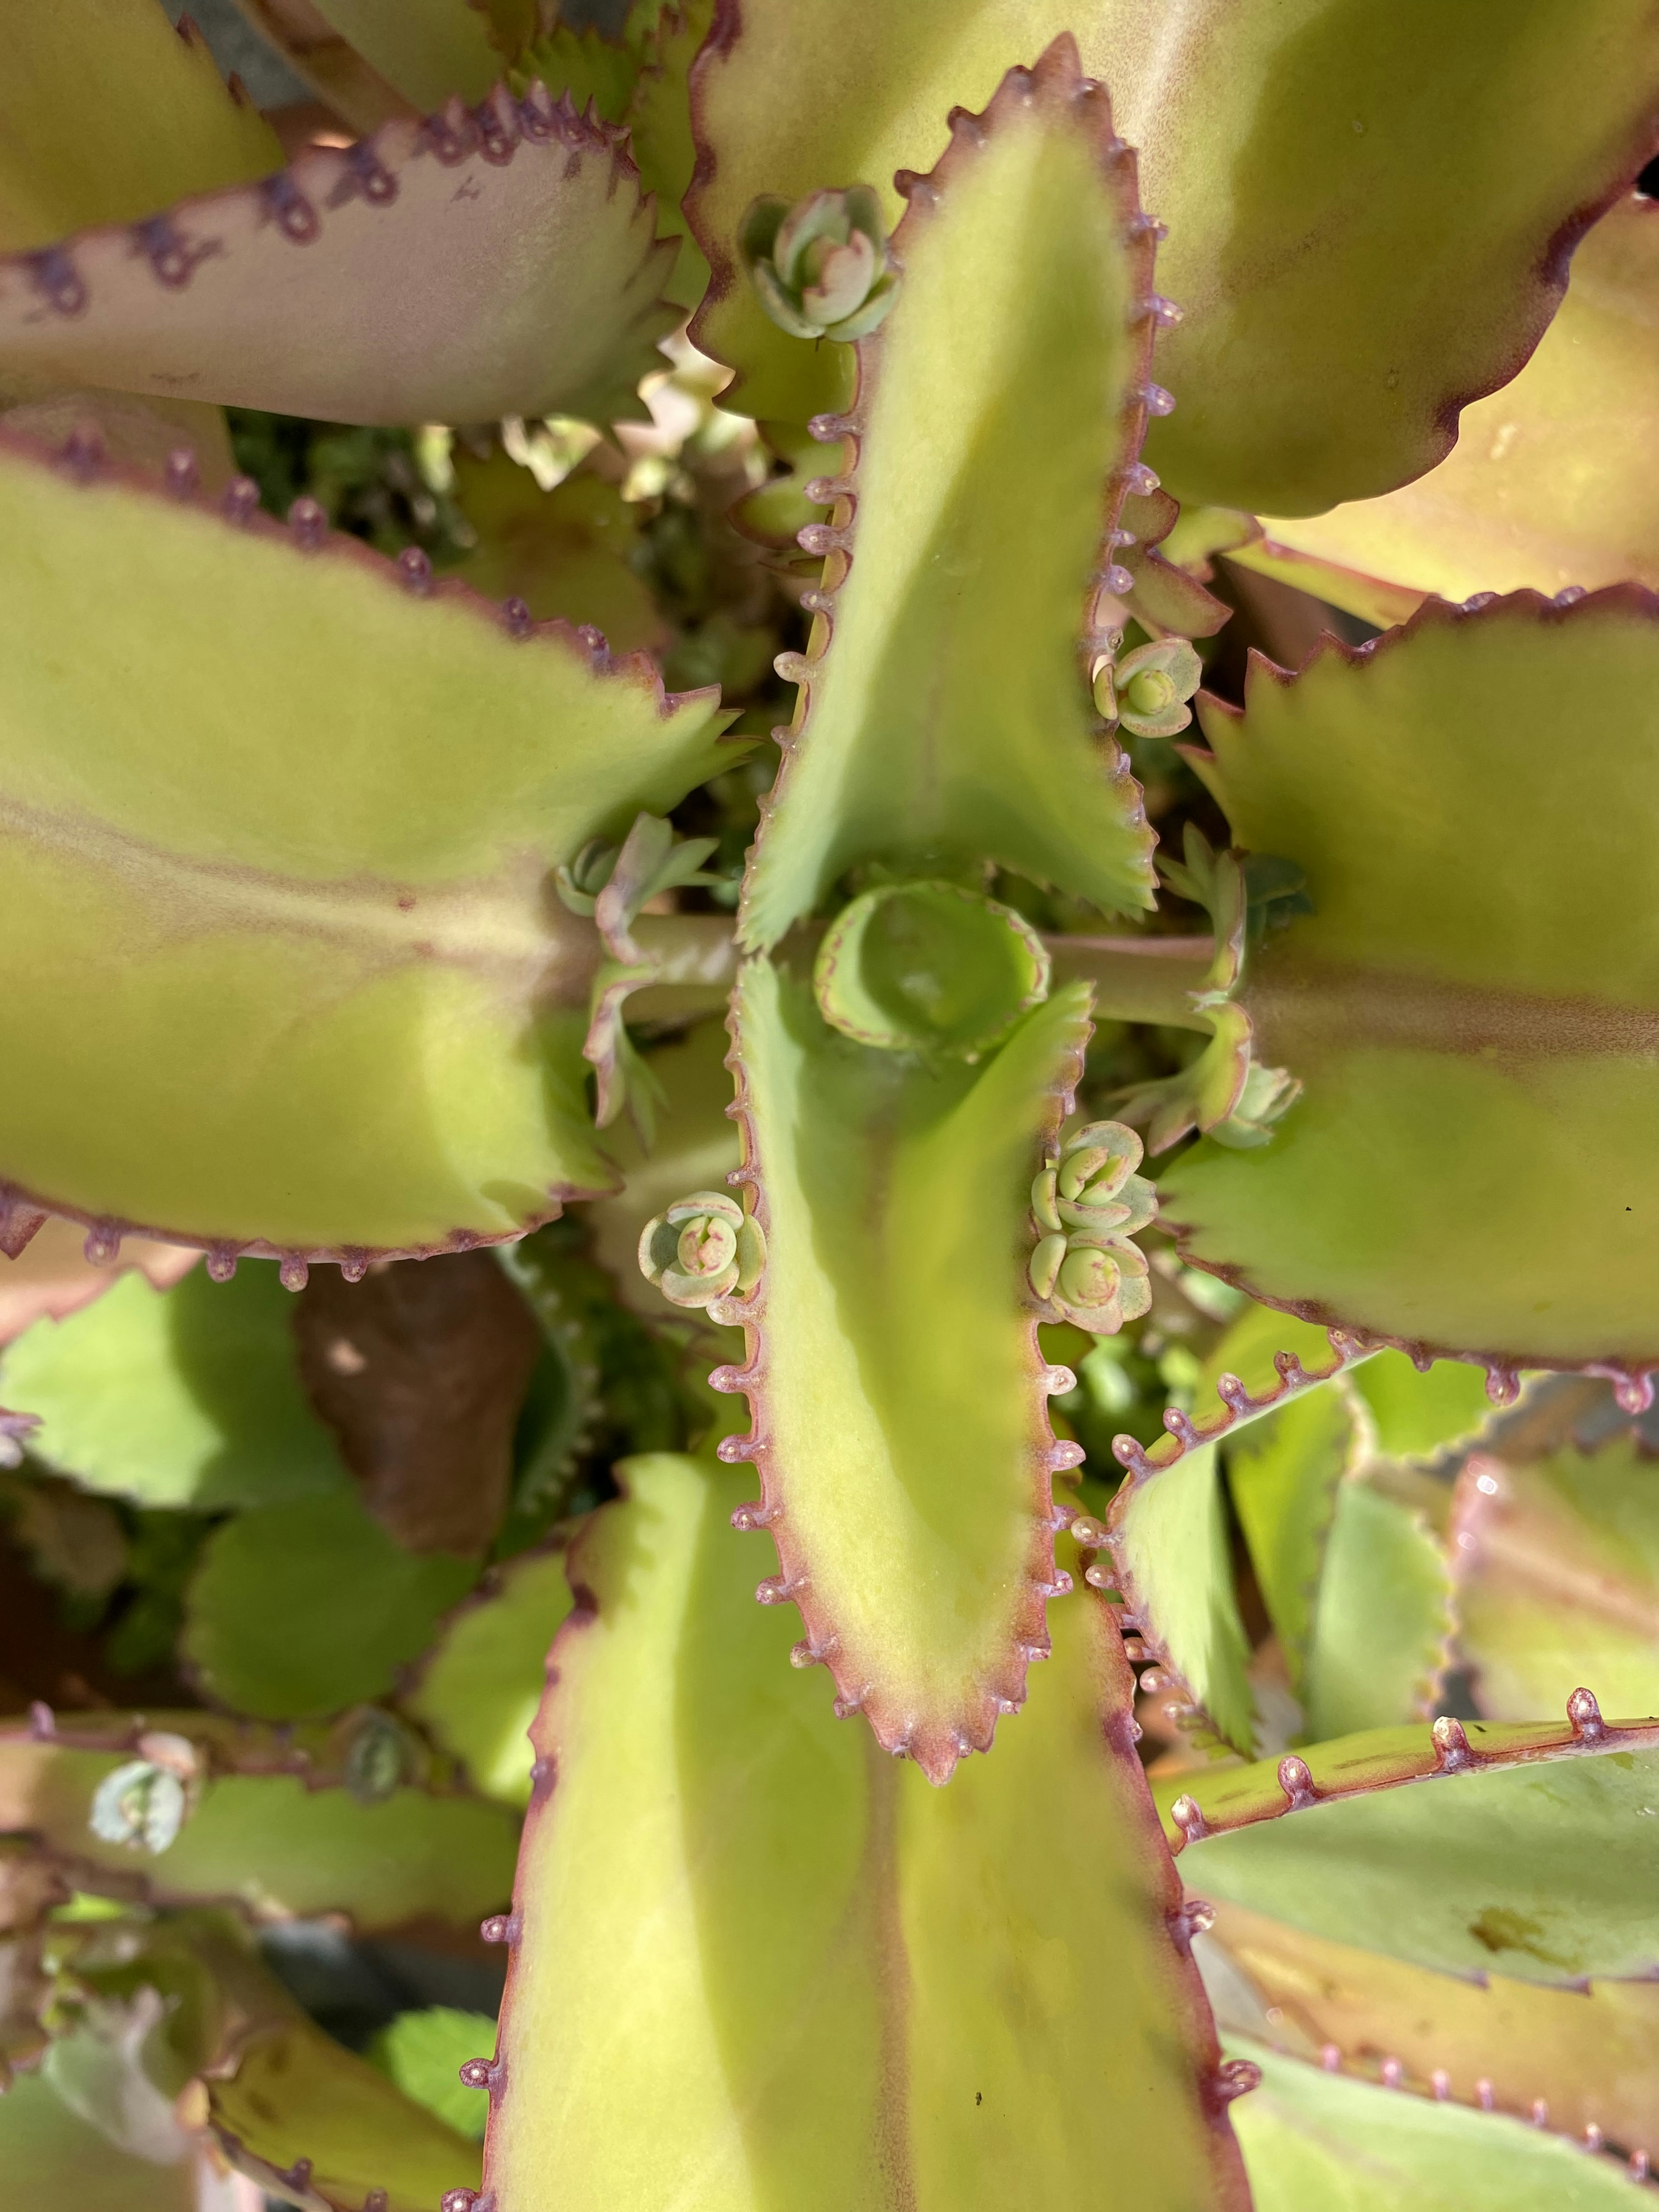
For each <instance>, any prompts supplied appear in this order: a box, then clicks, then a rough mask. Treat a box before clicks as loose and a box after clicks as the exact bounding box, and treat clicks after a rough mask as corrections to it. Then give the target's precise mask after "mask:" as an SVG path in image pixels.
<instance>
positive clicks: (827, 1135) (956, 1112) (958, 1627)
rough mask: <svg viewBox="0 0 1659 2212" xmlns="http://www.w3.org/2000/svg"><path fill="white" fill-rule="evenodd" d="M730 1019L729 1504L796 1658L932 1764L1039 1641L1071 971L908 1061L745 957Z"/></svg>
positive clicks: (1076, 1062)
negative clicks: (735, 1469) (1051, 1199)
mask: <svg viewBox="0 0 1659 2212" xmlns="http://www.w3.org/2000/svg"><path fill="white" fill-rule="evenodd" d="M735 1034H736V1036H737V1038H738V1051H739V1053H740V1054H741V1056H742V1063H743V1076H744V1094H743V1098H742V1105H743V1122H742V1126H743V1128H744V1161H745V1166H746V1169H747V1170H748V1171H749V1173H750V1176H752V1177H753V1178H755V1179H756V1182H757V1191H758V1194H759V1197H758V1203H757V1209H756V1210H757V1213H758V1214H759V1217H760V1219H761V1222H762V1224H763V1227H764V1228H765V1231H766V1234H767V1237H768V1253H769V1256H768V1260H767V1265H766V1271H765V1273H764V1274H763V1277H762V1279H761V1282H760V1285H759V1287H758V1289H757V1291H755V1292H754V1293H753V1294H752V1295H751V1297H750V1298H749V1299H747V1300H743V1301H739V1300H736V1299H732V1300H728V1301H726V1302H725V1303H724V1304H720V1305H718V1306H716V1307H715V1308H714V1319H716V1320H719V1321H739V1320H740V1321H742V1322H744V1326H745V1329H746V1331H747V1336H748V1346H749V1358H748V1364H747V1365H746V1366H745V1367H744V1368H743V1369H741V1370H734V1369H729V1368H728V1369H723V1370H717V1376H718V1379H719V1381H720V1384H721V1386H722V1387H723V1388H726V1389H734V1390H735V1389H744V1390H746V1391H747V1392H748V1394H749V1397H750V1405H751V1407H752V1408H753V1410H754V1413H755V1431H754V1433H755V1436H756V1437H757V1438H758V1439H759V1442H758V1443H757V1445H755V1446H754V1448H753V1449H754V1455H755V1457H756V1459H757V1463H758V1466H759V1469H760V1477H761V1504H760V1506H759V1508H758V1510H757V1513H756V1514H755V1515H754V1516H752V1520H753V1523H754V1525H757V1526H764V1527H765V1528H767V1529H768V1531H769V1534H771V1536H772V1537H773V1538H774V1539H775V1542H776V1544H777V1548H778V1557H779V1560H780V1562H781V1566H782V1570H783V1571H782V1573H781V1576H779V1577H769V1578H768V1584H767V1595H768V1597H769V1600H770V1601H774V1602H777V1601H782V1600H784V1599H786V1598H787V1599H788V1600H789V1601H792V1602H793V1603H794V1604H795V1605H797V1606H799V1608H800V1612H801V1614H802V1617H803V1619H804V1620H805V1624H806V1638H805V1644H804V1645H803V1647H802V1652H801V1657H802V1662H803V1663H806V1662H808V1661H809V1660H810V1659H811V1657H814V1656H816V1657H818V1658H821V1659H822V1660H823V1662H825V1663H826V1664H827V1665H828V1666H829V1668H830V1670H831V1672H832V1673H833V1674H834V1677H835V1680H836V1688H837V1689H838V1690H839V1692H841V1696H842V1699H843V1700H845V1701H850V1702H851V1703H852V1704H853V1705H862V1708H863V1710H864V1711H865V1712H866V1714H867V1715H868V1717H869V1719H870V1721H871V1723H872V1726H873V1727H874V1729H875V1730H876V1732H877V1735H878V1737H879V1739H880V1741H882V1742H883V1743H884V1745H886V1746H887V1747H888V1748H889V1749H890V1750H894V1751H897V1750H902V1749H908V1752H909V1754H910V1756H911V1757H912V1758H914V1759H917V1760H918V1761H919V1762H920V1763H921V1765H922V1766H923V1767H924V1768H925V1769H926V1771H927V1773H928V1774H929V1775H931V1776H932V1777H933V1778H935V1779H936V1780H943V1779H944V1778H945V1776H947V1775H948V1774H949V1773H950V1771H951V1768H952V1766H953V1765H955V1763H956V1760H957V1757H958V1755H959V1754H960V1753H963V1752H964V1751H967V1750H969V1749H970V1748H972V1749H981V1750H984V1749H988V1748H989V1746H990V1741H991V1735H992V1731H993V1730H994V1728H995V1726H996V1722H997V1716H998V1714H999V1712H1006V1711H1012V1709H1013V1707H1014V1706H1015V1705H1017V1704H1018V1700H1019V1699H1020V1698H1021V1696H1022V1695H1023V1694H1024V1680H1025V1670H1026V1663H1027V1659H1028V1657H1029V1656H1030V1654H1031V1653H1032V1652H1036V1654H1037V1655H1038V1656H1041V1652H1042V1647H1043V1646H1044V1644H1045V1643H1046V1640H1047V1632H1046V1631H1045V1629H1044V1626H1043V1617H1044V1611H1045V1602H1046V1600H1047V1598H1048V1595H1049V1594H1050V1592H1051V1590H1053V1589H1054V1588H1055V1583H1054V1574H1055V1570H1054V1534H1053V1530H1054V1519H1053V1511H1052V1509H1053V1489H1052V1477H1053V1474H1054V1470H1055V1469H1057V1468H1061V1467H1065V1466H1069V1465H1073V1464H1075V1462H1076V1461H1077V1460H1078V1459H1080V1458H1081V1456H1082V1455H1081V1453H1080V1451H1079V1450H1078V1448H1077V1447H1076V1446H1075V1445H1072V1446H1069V1447H1060V1446H1056V1444H1055V1443H1054V1440H1053V1437H1052V1434H1051V1431H1050V1430H1049V1426H1048V1414H1047V1411H1046V1400H1047V1397H1048V1394H1049V1392H1050V1391H1051V1390H1052V1389H1069V1388H1070V1387H1071V1383H1072V1380H1073V1378H1072V1376H1071V1375H1070V1374H1069V1372H1068V1371H1067V1370H1064V1369H1050V1368H1049V1367H1048V1365H1047V1364H1046V1363H1045V1362H1044V1360H1043V1358H1042V1352H1041V1351H1040V1350H1039V1348H1038V1345H1037V1335H1036V1316H1035V1313H1034V1311H1033V1309H1032V1301H1031V1298H1030V1293H1029V1291H1028V1289H1027V1287H1026V1280H1025V1273H1024V1269H1025V1261H1026V1257H1027V1255H1028V1252H1029V1250H1030V1243H1031V1232H1030V1218H1029V1213H1028V1206H1029V1203H1030V1198H1029V1194H1030V1183H1031V1177H1032V1176H1033V1174H1034V1173H1035V1172H1036V1168H1037V1167H1038V1165H1039V1164H1040V1163H1041V1158H1042V1152H1043V1148H1044V1146H1046V1145H1048V1144H1049V1143H1051V1142H1052V1141H1053V1139H1054V1136H1055V1135H1056V1134H1057V1133H1058V1130H1059V1127H1060V1121H1061V1120H1062V1118H1063V1116H1064V1115H1065V1114H1066V1111H1067V1109H1068V1107H1069V1103H1070V1097H1071V1093H1072V1090H1073V1085H1075V1084H1076V1082H1077V1080H1078V1079H1079V1075H1080V1074H1081V1073H1082V1052H1083V1046H1084V1042H1085V1039H1086V1038H1087V1036H1088V1034H1089V1025H1088V993H1087V989H1086V987H1085V986H1082V985H1079V984H1073V985H1071V986H1069V987H1067V988H1066V990H1064V991H1062V992H1060V993H1058V994H1056V995H1055V997H1054V998H1053V999H1051V1000H1049V1001H1048V1004H1047V1005H1046V1006H1039V1007H1038V1008H1036V1010H1035V1011H1034V1012H1032V1013H1030V1014H1029V1015H1028V1016H1027V1017H1026V1018H1025V1019H1024V1022H1023V1023H1022V1024H1021V1025H1020V1027H1019V1028H1018V1030H1015V1032H1014V1033H1013V1035H1012V1037H1010V1039H1009V1041H1008V1042H1007V1043H1006V1045H1004V1046H1003V1047H1002V1048H1001V1049H1000V1051H999V1052H998V1053H996V1054H994V1056H993V1057H991V1058H989V1059H987V1060H984V1061H983V1062H981V1064H980V1066H977V1067H973V1068H970V1067H968V1066H963V1064H962V1063H961V1062H960V1061H957V1062H954V1063H953V1062H951V1061H949V1060H942V1061H938V1062H936V1063H935V1064H933V1066H928V1065H927V1064H926V1063H925V1062H924V1061H923V1060H921V1059H920V1058H918V1057H916V1056H915V1055H912V1054H900V1053H890V1052H884V1051H880V1050H877V1049H875V1048H872V1047H869V1046H866V1045H859V1044H854V1042H852V1040H851V1039H850V1038H848V1037H844V1036H841V1035H840V1033H839V1032H838V1031H836V1030H831V1029H829V1028H828V1027H827V1026H826V1025H825V1024H824V1023H823V1020H822V1019H821V1018H820V1017H819V1015H818V1012H817V1006H815V1004H814V1003H813V1000H812V995H811V991H810V989H809V988H808V987H806V985H805V983H804V982H802V981H799V980H797V979H795V978H794V977H793V976H792V975H789V974H788V973H787V972H781V971H780V970H778V969H774V968H773V967H772V966H771V965H770V963H768V962H767V961H765V960H755V961H751V962H750V963H749V964H748V966H747V967H746V968H745V969H744V973H743V975H742V978H741V980H740V981H739V984H738V998H737V1012H736V1017H735ZM744 1443H745V1440H744V1439H740V1438H738V1437H731V1438H728V1439H727V1441H726V1443H725V1444H723V1445H722V1446H721V1450H722V1452H723V1453H725V1454H727V1455H731V1456H732V1457H734V1458H736V1457H741V1456H747V1452H746V1451H745V1449H744ZM750 1549H751V1553H752V1552H755V1551H759V1550H760V1549H761V1547H758V1546H754V1547H750ZM762 1564H763V1561H759V1560H757V1566H759V1565H762ZM758 1579H759V1577H758V1576H757V1580H758ZM817 1694H818V1695H819V1696H820V1697H821V1698H823V1697H824V1692H823V1690H822V1689H820V1690H819V1692H817ZM824 1701H825V1702H826V1703H827V1702H828V1700H827V1698H825V1699H824Z"/></svg>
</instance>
